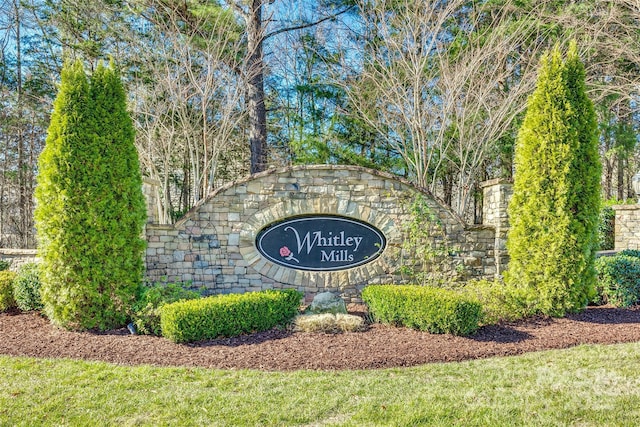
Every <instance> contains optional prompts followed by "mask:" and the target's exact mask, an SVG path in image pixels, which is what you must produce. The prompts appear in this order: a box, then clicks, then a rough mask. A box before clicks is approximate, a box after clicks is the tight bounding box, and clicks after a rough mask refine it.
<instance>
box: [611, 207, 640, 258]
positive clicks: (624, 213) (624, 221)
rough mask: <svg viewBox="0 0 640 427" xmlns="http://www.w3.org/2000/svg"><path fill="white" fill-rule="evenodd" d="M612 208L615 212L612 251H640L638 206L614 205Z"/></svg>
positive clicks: (639, 211)
mask: <svg viewBox="0 0 640 427" xmlns="http://www.w3.org/2000/svg"><path fill="white" fill-rule="evenodd" d="M612 208H613V210H615V211H616V216H615V220H614V236H615V247H614V249H615V250H616V251H621V250H624V249H640V205H616V206H612Z"/></svg>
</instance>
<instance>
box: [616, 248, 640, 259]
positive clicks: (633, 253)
mask: <svg viewBox="0 0 640 427" xmlns="http://www.w3.org/2000/svg"><path fill="white" fill-rule="evenodd" d="M620 255H624V256H630V257H634V258H640V250H638V249H625V250H623V251H620V252H618V253H617V254H616V256H620Z"/></svg>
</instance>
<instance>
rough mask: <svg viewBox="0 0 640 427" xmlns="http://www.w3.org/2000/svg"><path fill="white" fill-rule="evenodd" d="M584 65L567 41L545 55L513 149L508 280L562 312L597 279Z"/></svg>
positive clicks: (592, 119)
mask: <svg viewBox="0 0 640 427" xmlns="http://www.w3.org/2000/svg"><path fill="white" fill-rule="evenodd" d="M584 79H585V73H584V66H583V64H582V62H581V61H580V59H579V58H578V54H577V48H576V45H575V43H572V44H571V46H570V48H569V50H568V52H567V57H566V60H564V61H563V59H562V55H561V52H560V50H559V48H557V47H556V48H555V49H554V50H553V51H552V52H551V53H548V54H546V55H545V56H543V58H542V60H541V66H540V70H539V76H538V82H537V86H536V89H535V91H534V93H533V94H532V95H531V97H530V98H529V101H528V107H527V112H526V115H525V119H524V122H523V124H522V127H521V129H520V132H519V135H518V140H517V143H516V153H515V168H516V171H515V181H514V195H513V198H512V200H511V203H510V205H509V218H510V222H511V229H510V232H509V236H508V241H507V249H508V252H509V255H510V257H511V260H510V262H509V271H508V274H507V281H508V282H509V283H510V284H512V285H514V286H516V287H518V288H520V289H522V290H524V291H525V292H523V293H524V294H526V295H528V299H529V301H526V304H527V305H529V306H533V307H535V309H536V310H537V311H539V312H541V313H544V314H550V315H557V316H562V315H564V314H565V312H567V311H577V310H580V309H582V308H584V307H585V306H586V304H587V302H588V300H589V298H590V296H591V295H592V293H593V289H594V285H595V273H594V259H595V251H596V250H597V224H598V211H599V205H600V171H601V166H600V159H599V156H598V136H597V135H598V133H597V132H598V131H597V121H596V116H595V112H594V109H593V105H592V103H591V101H590V100H589V99H588V97H587V95H586V90H585V83H584Z"/></svg>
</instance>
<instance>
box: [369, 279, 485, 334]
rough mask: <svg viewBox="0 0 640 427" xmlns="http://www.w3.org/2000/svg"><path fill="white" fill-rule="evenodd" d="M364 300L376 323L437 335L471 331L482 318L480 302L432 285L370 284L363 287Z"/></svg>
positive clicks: (473, 330) (474, 329)
mask: <svg viewBox="0 0 640 427" xmlns="http://www.w3.org/2000/svg"><path fill="white" fill-rule="evenodd" d="M362 300H363V301H364V302H365V303H366V304H367V306H368V308H369V313H370V314H371V315H372V316H373V318H374V319H375V320H376V321H377V322H381V323H389V324H392V325H402V326H406V327H409V328H413V329H419V330H423V331H429V332H431V333H435V334H454V335H469V334H472V333H473V332H475V331H476V330H477V329H478V327H479V322H480V320H481V318H482V306H481V305H480V303H479V302H477V301H474V300H473V299H471V298H469V297H467V296H465V295H462V294H460V293H459V292H456V291H453V290H449V289H442V288H433V287H430V286H418V285H369V286H367V287H365V288H364V289H363V290H362Z"/></svg>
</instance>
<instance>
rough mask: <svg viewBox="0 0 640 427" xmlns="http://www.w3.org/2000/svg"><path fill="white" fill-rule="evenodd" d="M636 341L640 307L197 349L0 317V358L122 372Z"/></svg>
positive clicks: (418, 359) (232, 341) (28, 317)
mask: <svg viewBox="0 0 640 427" xmlns="http://www.w3.org/2000/svg"><path fill="white" fill-rule="evenodd" d="M634 341H640V307H633V308H630V309H616V308H612V307H606V306H605V307H589V308H588V309H587V310H585V311H584V312H583V313H581V314H575V315H570V316H568V317H567V318H562V319H534V320H527V321H522V322H517V323H512V324H502V325H497V326H486V327H483V328H481V329H480V330H479V331H478V332H477V333H476V334H475V335H474V336H471V337H467V338H464V337H456V336H451V335H432V334H429V333H426V332H419V331H414V330H410V329H406V328H395V327H390V326H384V325H371V326H370V327H369V329H368V330H367V331H365V332H355V333H344V334H337V335H330V334H323V333H302V332H291V331H285V330H275V329H274V330H270V331H267V332H261V333H256V334H251V335H244V336H240V337H236V338H228V339H217V340H210V341H206V342H200V343H195V344H174V343H172V342H171V341H169V340H167V339H165V338H158V337H152V336H143V335H131V334H129V332H128V331H127V330H126V329H118V330H114V331H109V332H106V333H95V332H69V331H65V330H61V329H57V328H56V327H54V326H52V325H51V324H50V323H49V322H48V321H47V320H46V319H44V318H43V317H41V316H40V315H38V314H35V313H21V314H15V313H14V314H7V313H4V314H0V354H5V355H12V356H31V357H45V358H74V359H87V360H102V361H106V362H111V363H118V364H123V365H139V364H150V365H157V366H201V367H208V368H224V369H244V368H248V369H263V370H278V371H279V370H282V371H289V370H295V369H322V370H337V369H375V368H389V367H399V366H415V365H421V364H425V363H431V362H450V361H461V360H467V359H478V358H486V357H492V356H510V355H516V354H522V353H525V352H531V351H539V350H546V349H557V348H567V347H572V346H576V345H580V344H611V343H622V342H634Z"/></svg>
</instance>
